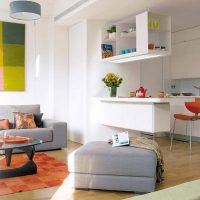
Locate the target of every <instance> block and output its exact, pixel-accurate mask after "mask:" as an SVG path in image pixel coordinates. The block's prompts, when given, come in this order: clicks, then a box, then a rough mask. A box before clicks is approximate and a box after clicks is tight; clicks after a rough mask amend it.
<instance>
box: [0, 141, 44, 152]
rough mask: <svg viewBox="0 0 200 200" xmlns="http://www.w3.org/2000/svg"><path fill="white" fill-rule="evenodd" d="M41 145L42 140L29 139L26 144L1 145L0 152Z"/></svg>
mask: <svg viewBox="0 0 200 200" xmlns="http://www.w3.org/2000/svg"><path fill="white" fill-rule="evenodd" d="M41 143H42V140H39V139H30V140H29V141H27V142H21V143H3V144H2V145H0V150H6V149H15V148H20V147H27V146H34V145H37V144H41Z"/></svg>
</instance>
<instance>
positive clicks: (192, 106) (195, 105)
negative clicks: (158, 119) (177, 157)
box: [170, 98, 200, 153]
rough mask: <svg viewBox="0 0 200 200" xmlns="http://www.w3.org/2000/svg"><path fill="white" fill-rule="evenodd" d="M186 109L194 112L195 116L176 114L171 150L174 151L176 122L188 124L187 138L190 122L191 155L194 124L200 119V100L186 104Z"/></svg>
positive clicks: (196, 99)
mask: <svg viewBox="0 0 200 200" xmlns="http://www.w3.org/2000/svg"><path fill="white" fill-rule="evenodd" d="M185 107H186V108H187V110H189V111H190V112H192V113H193V114H194V115H183V114H174V126H173V131H172V132H171V133H170V136H171V146H170V150H172V145H173V139H174V131H175V126H176V120H183V121H185V122H186V136H187V129H188V128H187V127H188V122H190V153H191V149H192V129H193V122H194V121H197V120H199V119H200V115H199V113H200V98H195V102H185Z"/></svg>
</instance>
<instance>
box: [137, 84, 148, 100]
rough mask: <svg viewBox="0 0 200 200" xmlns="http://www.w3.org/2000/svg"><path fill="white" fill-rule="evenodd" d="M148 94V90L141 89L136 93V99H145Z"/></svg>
mask: <svg viewBox="0 0 200 200" xmlns="http://www.w3.org/2000/svg"><path fill="white" fill-rule="evenodd" d="M146 92H147V89H145V88H143V87H140V88H139V89H138V90H137V91H136V97H138V98H145V97H146Z"/></svg>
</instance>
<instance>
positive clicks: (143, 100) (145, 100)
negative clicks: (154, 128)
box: [99, 97, 172, 103]
mask: <svg viewBox="0 0 200 200" xmlns="http://www.w3.org/2000/svg"><path fill="white" fill-rule="evenodd" d="M99 99H100V101H106V102H127V103H170V100H172V98H119V97H112V98H111V97H107V98H99Z"/></svg>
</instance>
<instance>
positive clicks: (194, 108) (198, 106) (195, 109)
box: [185, 101, 200, 115]
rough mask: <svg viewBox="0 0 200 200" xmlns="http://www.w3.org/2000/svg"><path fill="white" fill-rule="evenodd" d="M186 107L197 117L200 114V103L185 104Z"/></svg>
mask: <svg viewBox="0 0 200 200" xmlns="http://www.w3.org/2000/svg"><path fill="white" fill-rule="evenodd" d="M185 107H186V108H187V109H188V110H189V111H190V112H192V113H194V114H195V115H198V114H199V113H200V102H198V101H196V102H185Z"/></svg>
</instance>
